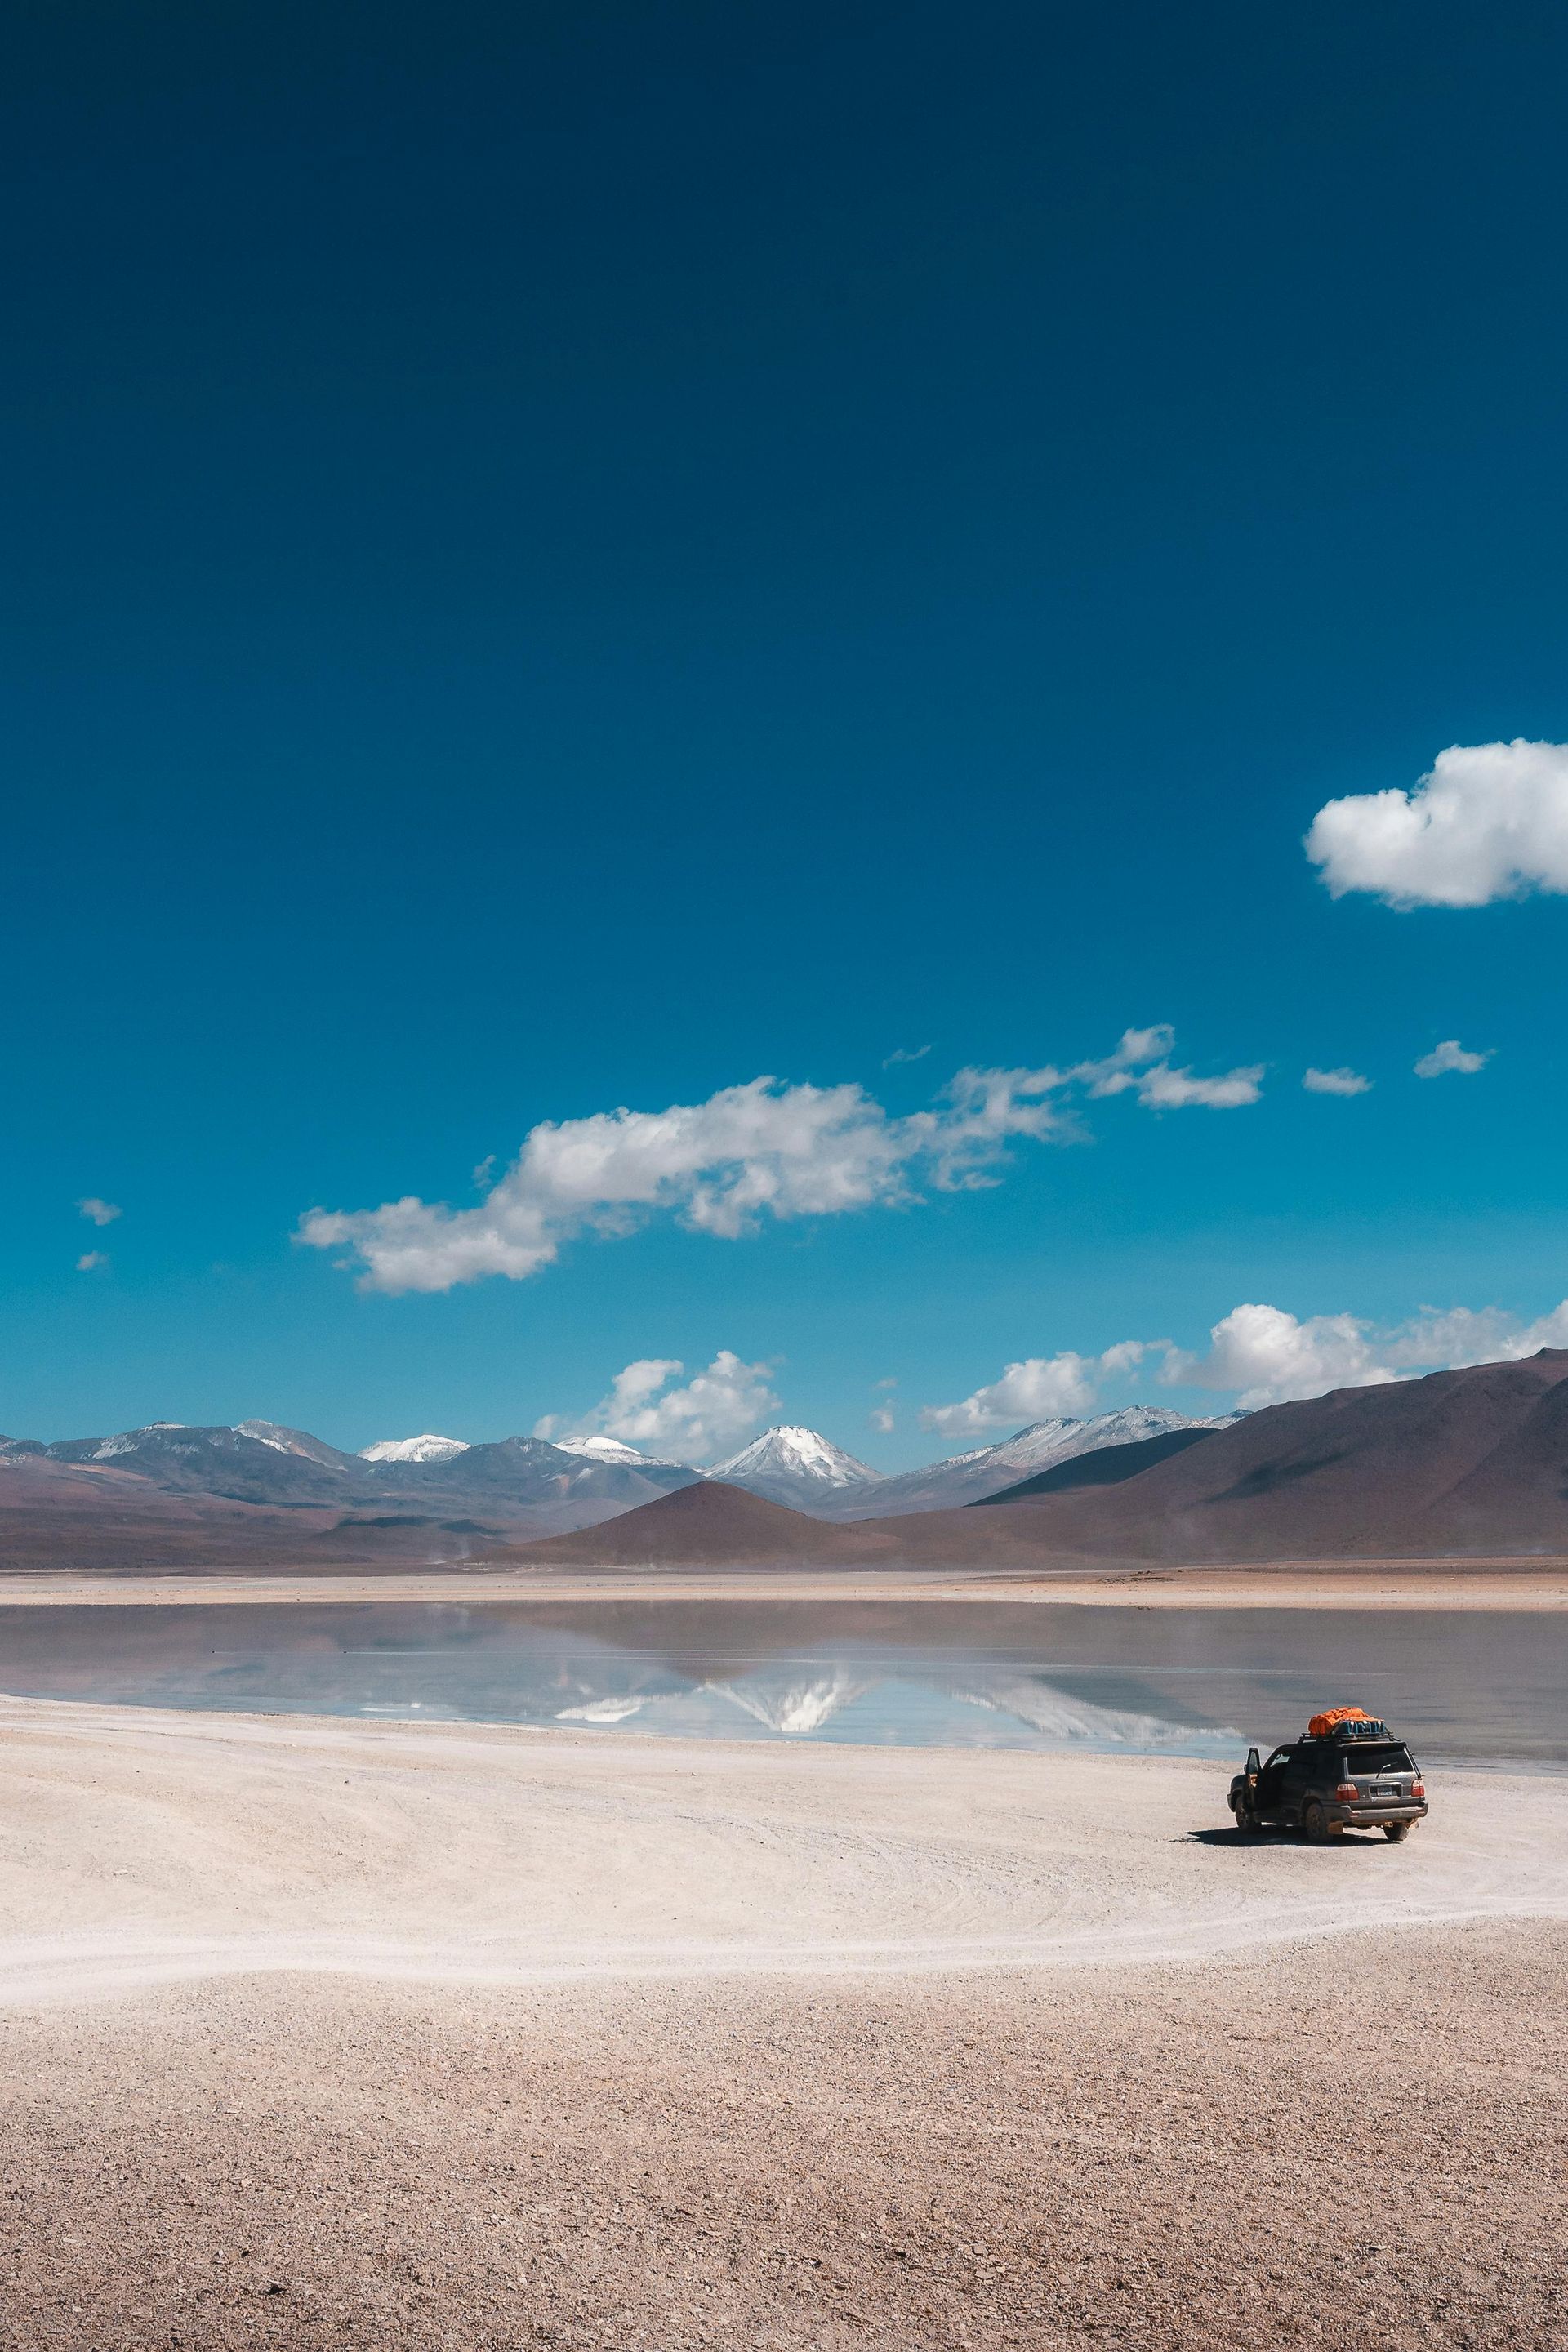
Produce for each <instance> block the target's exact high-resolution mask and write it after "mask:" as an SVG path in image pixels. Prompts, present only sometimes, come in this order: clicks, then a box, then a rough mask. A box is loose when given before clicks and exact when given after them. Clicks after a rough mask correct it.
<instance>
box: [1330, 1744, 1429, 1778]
mask: <svg viewBox="0 0 1568 2352" xmlns="http://www.w3.org/2000/svg"><path fill="white" fill-rule="evenodd" d="M1341 1753H1342V1757H1343V1759H1344V1768H1345V1770H1346V1771H1347V1772H1414V1771H1415V1761H1414V1759H1412V1757H1411V1753H1410V1750H1409V1748H1401V1747H1400V1746H1399V1744H1398V1742H1397V1741H1396V1740H1392V1739H1379V1740H1369V1741H1367V1742H1366V1743H1365V1744H1364V1745H1363V1747H1360V1748H1343V1749H1342V1750H1341Z"/></svg>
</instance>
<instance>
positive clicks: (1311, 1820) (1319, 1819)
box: [1301, 1805, 1329, 1845]
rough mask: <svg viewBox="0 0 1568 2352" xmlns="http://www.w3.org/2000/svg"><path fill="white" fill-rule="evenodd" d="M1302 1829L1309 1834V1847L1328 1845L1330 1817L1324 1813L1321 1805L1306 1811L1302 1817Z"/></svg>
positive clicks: (1310, 1806) (1311, 1806)
mask: <svg viewBox="0 0 1568 2352" xmlns="http://www.w3.org/2000/svg"><path fill="white" fill-rule="evenodd" d="M1301 1827H1302V1828H1303V1829H1304V1830H1305V1831H1306V1832H1307V1843H1308V1844H1309V1845H1327V1844H1328V1842H1329V1817H1328V1815H1327V1813H1325V1812H1324V1811H1323V1809H1322V1807H1321V1805H1309V1806H1308V1808H1307V1810H1306V1811H1305V1812H1304V1813H1303V1814H1302V1816H1301Z"/></svg>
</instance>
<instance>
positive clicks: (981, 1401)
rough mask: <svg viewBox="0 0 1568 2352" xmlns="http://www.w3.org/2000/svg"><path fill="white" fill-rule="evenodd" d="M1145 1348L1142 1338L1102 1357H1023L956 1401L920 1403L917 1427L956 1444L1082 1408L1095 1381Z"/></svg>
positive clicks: (1126, 1365) (1125, 1368) (1124, 1367)
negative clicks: (933, 1431) (998, 1376)
mask: <svg viewBox="0 0 1568 2352" xmlns="http://www.w3.org/2000/svg"><path fill="white" fill-rule="evenodd" d="M1149 1351H1150V1350H1149V1345H1148V1343H1146V1342H1145V1341H1143V1340H1142V1339H1123V1340H1121V1341H1119V1342H1118V1344H1117V1345H1116V1346H1115V1347H1114V1348H1108V1349H1106V1350H1105V1353H1104V1354H1103V1355H1102V1356H1079V1355H1076V1354H1075V1353H1074V1352H1073V1350H1072V1349H1064V1350H1063V1351H1062V1353H1061V1354H1060V1355H1058V1356H1028V1357H1026V1359H1025V1360H1024V1361H1023V1362H1022V1363H1018V1364H1009V1365H1008V1366H1007V1369H1006V1370H1005V1372H1004V1373H1003V1375H1002V1377H1001V1379H1000V1380H999V1381H992V1382H991V1383H990V1385H989V1386H988V1387H986V1388H983V1389H976V1390H975V1391H974V1393H973V1396H966V1397H963V1398H961V1399H960V1400H959V1402H957V1403H956V1404H928V1405H926V1406H925V1407H924V1408H923V1409H922V1411H921V1428H922V1429H934V1430H938V1431H940V1432H941V1433H942V1436H943V1437H945V1438H946V1439H947V1440H948V1441H949V1443H950V1444H958V1443H959V1442H960V1441H961V1440H963V1439H965V1438H980V1439H984V1438H985V1437H986V1436H988V1435H989V1434H990V1433H991V1432H992V1431H993V1430H997V1429H1016V1428H1018V1427H1019V1426H1020V1424H1021V1423H1025V1422H1031V1421H1047V1420H1049V1419H1050V1418H1051V1417H1052V1416H1053V1415H1055V1414H1057V1413H1081V1412H1089V1410H1090V1408H1091V1407H1092V1405H1093V1403H1094V1401H1095V1398H1096V1396H1097V1394H1098V1393H1099V1388H1100V1381H1104V1380H1108V1379H1112V1378H1114V1377H1115V1376H1116V1375H1118V1374H1119V1373H1124V1372H1129V1371H1131V1370H1132V1369H1133V1367H1134V1366H1135V1365H1136V1364H1138V1363H1140V1362H1141V1361H1142V1359H1143V1357H1144V1356H1145V1355H1147V1354H1148V1353H1149Z"/></svg>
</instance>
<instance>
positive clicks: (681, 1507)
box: [490, 1478, 895, 1568]
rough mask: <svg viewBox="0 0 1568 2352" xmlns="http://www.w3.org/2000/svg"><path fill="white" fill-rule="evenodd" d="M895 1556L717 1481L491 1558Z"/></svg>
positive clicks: (878, 1538) (668, 1561)
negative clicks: (581, 1529)
mask: <svg viewBox="0 0 1568 2352" xmlns="http://www.w3.org/2000/svg"><path fill="white" fill-rule="evenodd" d="M894 1556H895V1552H894V1547H893V1545H892V1543H891V1542H890V1541H889V1538H888V1537H887V1536H886V1535H873V1536H868V1535H867V1534H866V1533H865V1532H864V1530H863V1529H862V1528H835V1527H829V1526H828V1525H826V1522H825V1521H823V1520H821V1519H814V1518H811V1517H807V1515H806V1513H805V1512H804V1511H792V1510H791V1509H789V1507H787V1505H785V1504H784V1503H770V1502H768V1501H767V1500H766V1499H765V1497H764V1496H761V1495H752V1494H750V1493H748V1492H747V1490H746V1488H745V1487H743V1486H726V1485H725V1484H724V1482H723V1481H722V1480H721V1479H719V1478H710V1479H705V1480H704V1481H703V1483H702V1484H701V1485H700V1486H682V1487H681V1488H679V1491H678V1492H677V1493H675V1494H673V1495H661V1496H659V1499H658V1502H657V1503H643V1504H641V1505H639V1507H637V1509H636V1510H635V1511H624V1512H623V1513H622V1514H621V1516H620V1517H619V1518H616V1519H611V1520H609V1521H607V1522H605V1523H604V1524H601V1525H600V1526H598V1527H596V1528H584V1530H583V1531H582V1533H581V1534H579V1535H571V1536H546V1537H544V1538H542V1539H541V1540H540V1541H538V1542H535V1543H526V1544H513V1545H510V1546H508V1548H507V1549H506V1550H505V1551H504V1552H492V1553H491V1554H490V1559H492V1560H499V1559H513V1560H516V1561H517V1563H518V1565H519V1566H520V1567H521V1566H523V1565H525V1564H526V1565H531V1564H533V1563H534V1562H539V1563H543V1562H545V1561H552V1562H554V1561H558V1562H560V1563H561V1565H562V1566H563V1567H564V1566H567V1565H573V1566H575V1567H579V1568H584V1567H595V1568H667V1567H668V1568H762V1567H775V1566H776V1567H786V1566H789V1565H791V1564H794V1563H800V1564H802V1565H806V1566H815V1567H823V1568H830V1567H837V1566H839V1565H842V1566H845V1567H853V1566H858V1565H860V1564H862V1563H867V1564H868V1563H870V1562H871V1561H875V1560H887V1559H891V1558H893V1557H894Z"/></svg>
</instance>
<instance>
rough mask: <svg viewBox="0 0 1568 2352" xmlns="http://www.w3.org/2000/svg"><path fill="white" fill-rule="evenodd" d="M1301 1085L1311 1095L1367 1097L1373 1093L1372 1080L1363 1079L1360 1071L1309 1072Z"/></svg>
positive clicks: (1304, 1074) (1303, 1075) (1305, 1072)
mask: <svg viewBox="0 0 1568 2352" xmlns="http://www.w3.org/2000/svg"><path fill="white" fill-rule="evenodd" d="M1301 1084H1302V1085H1303V1086H1304V1087H1306V1089H1307V1092H1308V1093H1309V1094H1310V1095H1366V1094H1370V1093H1371V1092H1372V1080H1371V1079H1370V1078H1363V1076H1362V1075H1361V1072H1360V1071H1359V1070H1307V1071H1304V1072H1303V1074H1302V1077H1301Z"/></svg>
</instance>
